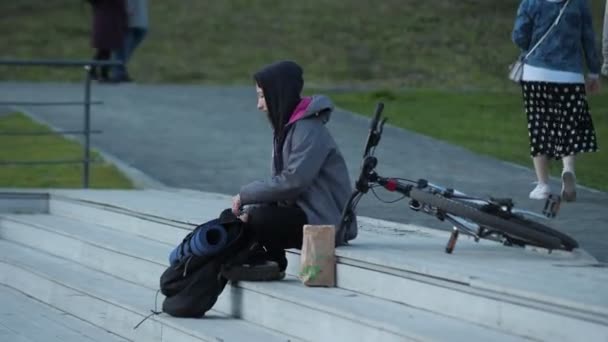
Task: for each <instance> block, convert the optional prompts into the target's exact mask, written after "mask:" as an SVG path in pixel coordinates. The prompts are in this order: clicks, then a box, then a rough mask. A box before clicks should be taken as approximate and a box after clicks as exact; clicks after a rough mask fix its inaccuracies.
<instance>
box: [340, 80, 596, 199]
mask: <svg viewBox="0 0 608 342" xmlns="http://www.w3.org/2000/svg"><path fill="white" fill-rule="evenodd" d="M331 96H332V98H333V99H334V100H335V101H336V103H337V105H339V106H340V107H342V108H345V109H348V110H351V111H354V112H357V113H362V114H364V115H371V113H373V111H374V108H375V106H376V103H377V102H378V101H383V102H384V103H385V105H386V106H385V114H386V115H387V117H388V118H389V122H390V123H391V124H392V125H395V126H398V127H402V128H406V129H409V130H412V131H416V132H420V133H422V134H426V135H429V136H432V137H435V138H438V139H441V140H445V141H448V142H451V143H454V144H457V145H461V146H464V147H466V148H468V149H470V150H472V151H474V152H478V153H482V154H486V155H490V156H494V157H496V158H499V159H503V160H507V161H511V162H514V163H517V164H521V165H524V166H527V167H530V168H532V161H531V159H530V155H529V149H530V148H529V142H528V131H527V121H526V117H525V114H524V111H523V104H522V101H521V96H520V95H519V93H493V92H481V91H477V92H464V91H463V92H448V91H438V90H416V91H407V92H397V93H393V92H390V91H375V92H360V93H353V92H349V93H333V94H331ZM589 101H590V108H591V115H592V117H593V121H594V125H595V129H596V135H597V137H598V145H599V147H600V151H599V152H596V153H589V154H581V155H580V157H579V158H578V159H577V166H576V167H577V178H578V182H579V183H581V184H584V185H587V186H590V187H593V188H597V189H601V190H604V191H608V177H607V175H608V174H607V172H606V170H607V169H608V140H607V137H608V91H603V92H602V93H601V94H599V95H595V96H592V97H590V98H589ZM552 164H553V167H552V174H553V175H556V176H559V175H560V172H561V162H559V163H556V162H554V163H552Z"/></svg>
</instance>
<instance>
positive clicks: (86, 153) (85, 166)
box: [82, 64, 91, 189]
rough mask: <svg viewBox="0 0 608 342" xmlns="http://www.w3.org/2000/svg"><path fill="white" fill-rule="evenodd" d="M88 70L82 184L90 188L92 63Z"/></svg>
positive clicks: (85, 85)
mask: <svg viewBox="0 0 608 342" xmlns="http://www.w3.org/2000/svg"><path fill="white" fill-rule="evenodd" d="M84 69H85V71H86V76H85V84H84V160H83V175H82V182H83V184H82V186H83V187H84V188H85V189H88V188H89V162H90V145H91V139H90V136H91V134H90V133H91V65H90V64H89V65H86V66H85V67H84Z"/></svg>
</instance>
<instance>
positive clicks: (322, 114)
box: [240, 95, 357, 245]
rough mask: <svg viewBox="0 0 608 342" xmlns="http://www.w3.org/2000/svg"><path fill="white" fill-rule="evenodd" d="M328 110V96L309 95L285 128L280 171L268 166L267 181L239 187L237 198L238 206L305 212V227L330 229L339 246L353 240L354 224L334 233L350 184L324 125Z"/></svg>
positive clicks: (331, 105)
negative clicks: (272, 206)
mask: <svg viewBox="0 0 608 342" xmlns="http://www.w3.org/2000/svg"><path fill="white" fill-rule="evenodd" d="M332 110H333V103H332V102H331V100H330V99H329V98H327V97H325V96H322V95H317V96H313V98H312V101H311V102H310V104H309V105H308V108H307V109H306V110H305V112H304V115H303V116H302V117H301V118H299V119H298V120H297V121H295V122H293V123H291V124H290V125H292V127H291V129H290V130H289V132H288V134H287V137H286V139H285V143H284V145H283V151H282V152H283V161H284V162H283V163H284V167H283V171H281V172H280V173H277V172H276V170H275V169H274V166H273V170H272V176H271V177H270V178H268V179H264V180H260V181H255V182H253V183H250V184H247V185H245V186H243V187H242V188H241V191H240V196H241V202H242V204H243V205H251V204H263V203H274V202H278V203H283V204H286V205H290V204H296V205H298V206H299V207H300V208H301V209H302V210H303V211H304V212H305V213H306V216H307V218H308V223H310V224H331V225H335V226H336V245H342V244H345V243H346V242H347V241H348V240H352V239H354V238H355V237H356V236H357V222H356V219H355V220H353V222H352V224H351V226H350V227H346V231H345V232H342V231H338V227H339V226H340V220H341V216H342V210H343V208H344V206H345V205H346V202H347V201H348V198H349V196H350V195H351V192H352V183H351V180H350V176H349V174H348V169H347V167H346V163H345V161H344V158H343V157H342V154H341V153H340V150H339V149H338V146H337V144H336V142H335V141H334V139H333V137H332V136H331V134H330V132H329V130H328V129H327V127H326V126H325V124H326V123H327V122H328V121H329V119H330V116H331V112H332ZM273 165H274V164H273ZM343 233H344V234H343Z"/></svg>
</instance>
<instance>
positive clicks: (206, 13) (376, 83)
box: [0, 0, 605, 89]
mask: <svg viewBox="0 0 608 342" xmlns="http://www.w3.org/2000/svg"><path fill="white" fill-rule="evenodd" d="M519 2H520V1H519V0H502V1H489V0H459V1H454V0H428V1H416V0H383V1H369V0H349V1H346V0H332V1H328V0H306V1H284V0H256V1H249V0H222V1H184V0H162V1H160V0H159V1H149V4H150V30H149V34H148V36H147V38H146V40H145V41H144V42H143V44H142V45H141V47H140V49H138V50H137V51H136V53H135V55H134V57H133V60H132V64H131V72H132V74H133V77H134V78H135V79H136V80H137V81H139V82H169V83H220V84H231V83H246V84H251V75H252V74H253V72H254V71H255V70H256V69H258V68H259V67H260V66H261V65H264V64H266V63H268V62H270V61H273V60H276V59H283V58H290V59H295V60H297V61H299V62H300V63H301V64H302V65H303V66H305V70H306V79H307V82H308V84H310V85H316V86H335V85H345V86H347V87H352V86H356V85H364V86H371V87H425V88H441V89H446V88H448V89H488V88H492V89H505V88H508V87H509V86H510V84H509V83H508V81H507V80H506V73H507V66H508V65H509V64H510V63H511V62H512V60H513V59H514V58H515V56H516V55H517V48H516V47H515V45H514V44H513V43H512V42H511V40H510V34H511V30H512V28H513V21H514V17H515V12H516V9H517V6H518V4H519ZM590 3H591V5H592V12H593V14H594V20H595V22H594V25H595V27H596V28H597V30H596V32H597V33H598V37H597V41H598V46H599V42H600V37H599V33H600V32H601V25H602V19H603V13H604V4H605V1H601V0H592V1H590ZM90 12H91V10H90V6H88V4H87V2H86V1H84V0H79V1H74V0H53V1H48V0H19V1H2V2H0V13H2V20H0V36H2V39H0V58H3V57H4V58H7V57H16V58H67V59H88V58H90V57H91V56H92V54H93V50H92V49H91V47H90V38H89V34H90V26H91V18H90V17H91V13H90ZM82 77H83V72H82V70H74V69H61V68H60V69H48V68H20V69H18V68H6V67H0V79H33V80H80V79H82Z"/></svg>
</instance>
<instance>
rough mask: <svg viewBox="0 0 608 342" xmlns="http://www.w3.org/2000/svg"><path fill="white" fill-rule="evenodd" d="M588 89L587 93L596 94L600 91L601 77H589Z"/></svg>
mask: <svg viewBox="0 0 608 342" xmlns="http://www.w3.org/2000/svg"><path fill="white" fill-rule="evenodd" d="M585 86H586V90H587V94H595V93H598V92H599V91H600V79H599V78H588V79H587V84H586V85H585Z"/></svg>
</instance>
